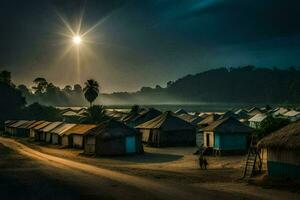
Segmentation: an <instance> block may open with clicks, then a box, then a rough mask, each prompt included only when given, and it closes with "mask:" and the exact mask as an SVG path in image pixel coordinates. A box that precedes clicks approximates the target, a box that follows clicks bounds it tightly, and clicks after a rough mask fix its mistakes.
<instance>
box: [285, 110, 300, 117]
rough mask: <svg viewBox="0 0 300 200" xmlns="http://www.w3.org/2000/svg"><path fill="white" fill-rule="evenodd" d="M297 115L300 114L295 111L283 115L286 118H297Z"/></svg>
mask: <svg viewBox="0 0 300 200" xmlns="http://www.w3.org/2000/svg"><path fill="white" fill-rule="evenodd" d="M297 115H300V112H298V111H295V110H291V111H288V112H286V113H284V114H283V116H286V117H295V116H297Z"/></svg>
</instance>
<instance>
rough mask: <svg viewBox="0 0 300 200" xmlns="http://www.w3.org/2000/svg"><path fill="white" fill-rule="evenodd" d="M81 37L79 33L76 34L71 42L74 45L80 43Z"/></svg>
mask: <svg viewBox="0 0 300 200" xmlns="http://www.w3.org/2000/svg"><path fill="white" fill-rule="evenodd" d="M81 41H82V40H81V37H80V36H79V35H76V36H74V37H73V43H74V44H76V45H80V43H81Z"/></svg>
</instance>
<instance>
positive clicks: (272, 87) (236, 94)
mask: <svg viewBox="0 0 300 200" xmlns="http://www.w3.org/2000/svg"><path fill="white" fill-rule="evenodd" d="M109 97H110V98H112V97H113V99H114V100H117V101H118V100H119V99H123V101H124V100H125V101H127V102H130V101H131V102H134V103H145V102H151V103H157V102H175V103H184V102H214V103H299V102H300V70H299V68H295V67H290V68H288V69H279V68H276V67H274V68H272V69H270V68H255V67H254V66H246V67H239V68H218V69H213V70H209V71H206V72H202V73H198V74H195V75H187V76H185V77H183V78H180V79H178V80H176V81H169V82H168V83H167V87H165V88H162V87H160V86H156V87H154V88H151V87H143V88H142V89H141V90H140V91H138V92H136V93H114V94H111V95H110V96H109ZM108 101H109V98H108Z"/></svg>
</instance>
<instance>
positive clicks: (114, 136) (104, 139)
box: [84, 119, 143, 156]
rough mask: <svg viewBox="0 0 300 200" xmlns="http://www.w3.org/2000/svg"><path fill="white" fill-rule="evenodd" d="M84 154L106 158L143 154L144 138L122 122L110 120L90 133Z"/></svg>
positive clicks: (87, 136) (86, 139)
mask: <svg viewBox="0 0 300 200" xmlns="http://www.w3.org/2000/svg"><path fill="white" fill-rule="evenodd" d="M84 152H85V153H87V154H97V155H104V156H112V155H124V154H133V153H142V152H143V145H142V136H141V134H140V133H139V132H138V131H137V130H136V129H134V128H131V127H129V126H127V125H125V124H123V123H122V122H119V121H116V120H113V119H112V120H108V121H105V122H103V123H101V124H99V125H98V126H97V127H96V128H93V129H91V130H90V131H88V133H87V134H86V135H85V145H84Z"/></svg>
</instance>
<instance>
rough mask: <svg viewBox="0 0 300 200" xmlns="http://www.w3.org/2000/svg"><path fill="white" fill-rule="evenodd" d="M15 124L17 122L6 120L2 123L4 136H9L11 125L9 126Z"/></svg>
mask: <svg viewBox="0 0 300 200" xmlns="http://www.w3.org/2000/svg"><path fill="white" fill-rule="evenodd" d="M16 122H17V120H6V121H5V122H4V132H5V134H8V135H10V133H11V128H10V125H11V124H14V123H16Z"/></svg>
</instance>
